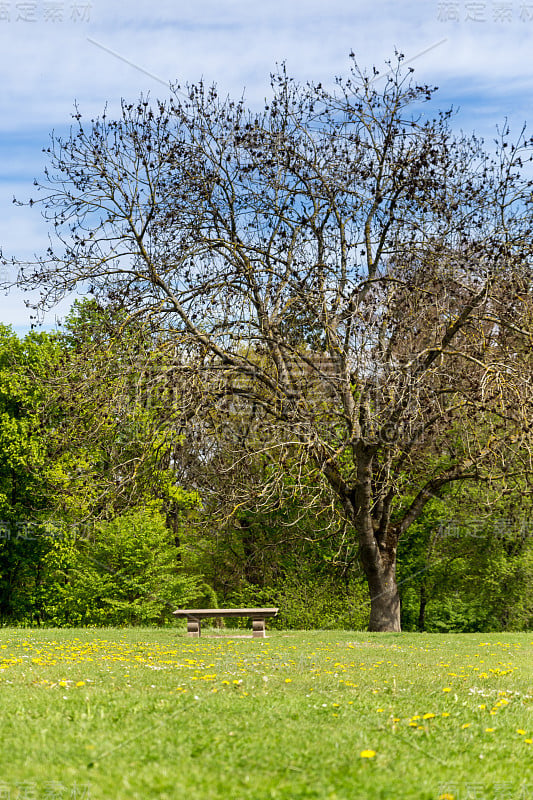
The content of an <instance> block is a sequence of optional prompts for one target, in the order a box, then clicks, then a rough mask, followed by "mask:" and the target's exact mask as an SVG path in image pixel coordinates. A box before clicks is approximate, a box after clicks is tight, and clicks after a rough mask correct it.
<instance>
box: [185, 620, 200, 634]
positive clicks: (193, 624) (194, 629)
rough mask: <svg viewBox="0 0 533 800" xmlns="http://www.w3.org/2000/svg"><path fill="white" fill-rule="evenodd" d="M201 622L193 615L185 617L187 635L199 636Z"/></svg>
mask: <svg viewBox="0 0 533 800" xmlns="http://www.w3.org/2000/svg"><path fill="white" fill-rule="evenodd" d="M200 631H201V622H200V620H199V619H195V618H194V617H187V636H196V637H198V636H200Z"/></svg>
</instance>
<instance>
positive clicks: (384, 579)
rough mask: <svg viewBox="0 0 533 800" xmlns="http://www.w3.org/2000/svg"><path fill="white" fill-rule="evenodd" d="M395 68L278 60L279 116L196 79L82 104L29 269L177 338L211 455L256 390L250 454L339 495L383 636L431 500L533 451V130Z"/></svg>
mask: <svg viewBox="0 0 533 800" xmlns="http://www.w3.org/2000/svg"><path fill="white" fill-rule="evenodd" d="M352 57H353V54H352ZM388 66H389V67H390V71H388V72H387V73H386V74H385V75H384V76H379V73H377V71H376V70H374V73H373V74H372V75H371V76H369V75H367V74H366V73H365V72H364V71H362V70H361V69H359V67H358V66H357V64H356V62H355V60H354V61H353V66H352V69H351V72H350V74H349V76H348V77H347V78H346V79H340V78H339V79H337V80H336V83H335V87H334V88H333V89H326V88H323V87H322V86H321V85H320V84H318V85H311V84H307V85H298V84H296V83H294V82H293V80H292V79H291V78H290V77H288V76H287V75H286V73H285V71H284V69H281V70H280V71H279V73H278V74H276V75H274V76H273V78H272V97H271V99H270V100H269V102H267V103H266V105H265V108H264V109H263V110H262V111H261V112H253V111H250V110H248V109H247V108H246V106H245V103H244V101H243V100H241V101H239V102H234V101H232V100H231V99H221V98H219V97H218V95H217V92H216V90H215V89H214V88H210V89H207V88H206V87H204V85H203V84H199V85H197V86H191V87H187V88H186V91H185V93H182V92H181V90H180V87H178V86H176V87H175V90H174V94H173V96H172V97H171V99H170V100H169V101H167V102H158V103H156V104H153V105H152V104H151V103H150V102H149V100H148V99H146V98H141V100H140V101H139V102H138V103H136V104H128V103H123V106H122V116H121V117H120V119H113V120H108V119H107V118H106V116H105V114H104V116H103V117H102V118H101V119H97V120H92V121H91V123H90V125H89V126H86V125H85V124H84V123H83V121H82V119H81V115H80V114H79V113H77V114H76V115H75V117H76V121H77V126H75V127H74V129H73V130H72V133H71V136H70V138H67V139H66V140H61V139H57V138H54V139H53V140H52V144H51V147H50V148H49V151H48V152H49V155H50V167H49V170H48V171H47V174H46V181H44V183H43V184H41V185H40V189H41V190H43V191H44V193H45V194H44V195H43V196H41V198H40V202H41V203H42V205H43V208H44V215H45V216H46V218H47V219H48V220H49V221H50V222H51V224H52V226H53V229H54V233H55V235H56V237H57V240H58V241H57V246H56V244H54V245H52V246H51V247H50V249H49V251H48V254H47V255H46V256H45V257H43V258H41V259H40V260H39V261H38V262H36V263H33V264H26V265H25V266H23V268H22V269H21V272H20V276H19V283H20V285H23V286H26V287H29V288H32V287H36V286H39V287H41V289H42V290H43V303H45V304H46V303H49V304H50V303H54V302H56V301H57V300H58V299H59V298H60V297H62V296H63V295H64V294H65V292H68V291H70V290H72V289H73V288H74V287H75V286H81V287H85V289H86V290H87V291H89V292H92V293H93V294H94V295H95V296H96V297H98V298H99V299H100V301H101V302H102V303H104V304H113V305H118V306H121V307H122V308H124V309H126V310H127V312H128V313H129V314H131V316H132V318H133V317H136V316H141V317H143V318H151V319H152V320H156V321H157V323H158V324H159V325H160V326H161V327H162V328H164V329H165V330H166V331H167V332H169V331H170V332H172V335H175V336H176V337H179V341H180V343H181V346H182V347H183V348H184V349H185V350H184V351H186V352H187V353H188V355H187V356H186V357H184V358H182V361H181V363H182V370H183V371H185V372H187V371H188V372H189V374H190V378H191V382H192V383H194V385H195V386H197V387H203V388H202V389H201V392H200V395H199V396H198V405H197V409H198V414H197V416H196V419H197V423H196V428H195V430H196V433H197V435H198V436H200V433H199V432H201V435H202V437H203V442H204V444H203V445H199V447H200V448H201V453H202V458H203V459H204V462H207V461H208V460H209V458H208V455H207V454H208V452H209V447H210V446H211V447H212V449H211V451H210V452H211V457H212V458H214V457H215V453H216V452H217V447H216V446H215V444H214V443H215V442H216V441H219V442H220V441H222V440H224V441H225V442H226V444H227V441H228V437H230V433H231V432H230V428H231V426H232V425H233V424H234V422H235V415H234V414H233V415H232V413H231V411H232V408H233V410H235V409H236V406H235V404H236V403H237V404H238V406H239V408H240V409H242V408H245V407H248V408H249V409H250V411H249V414H250V416H251V417H253V418H254V419H255V420H256V424H253V425H251V426H250V428H249V430H250V431H251V435H250V436H245V437H244V444H245V447H244V450H243V447H242V441H241V442H240V444H239V447H237V445H235V448H234V454H235V458H240V459H245V458H246V457H247V456H246V453H247V452H248V455H250V452H252V451H253V452H268V453H269V458H270V461H271V465H272V467H271V469H270V470H269V474H270V475H271V478H270V479H269V482H268V485H267V484H265V486H264V487H263V489H262V491H261V492H260V495H261V498H262V500H263V501H264V503H265V504H268V503H269V502H271V501H272V499H273V497H274V495H275V492H276V486H278V487H279V484H280V481H281V477H282V476H283V475H284V474H285V471H286V470H287V469H288V468H289V467H288V464H289V463H290V469H291V470H292V475H293V476H294V475H296V476H297V475H298V469H295V466H294V465H295V464H300V465H301V468H302V470H305V480H306V485H308V482H309V476H310V475H312V476H314V480H315V481H316V487H317V494H321V495H322V496H323V490H324V488H326V489H327V490H328V491H329V492H330V494H331V495H332V496H333V497H334V498H335V499H336V507H337V508H338V509H339V510H340V513H341V514H342V515H343V516H344V517H345V520H346V522H347V524H348V525H349V529H350V530H351V531H352V532H353V537H354V540H356V541H357V543H358V548H359V554H360V559H361V563H362V565H363V568H364V571H365V574H366V576H367V579H368V583H369V588H370V596H371V613H370V624H369V627H370V630H374V631H394V630H399V628H400V609H399V596H398V590H397V585H396V578H395V570H396V551H397V546H398V541H399V539H400V537H401V536H405V535H408V531H409V527H410V525H411V524H412V523H413V521H414V520H416V519H417V517H419V515H420V514H421V513H422V512H423V509H424V506H425V504H426V503H427V502H428V500H429V499H430V498H431V497H433V496H438V495H439V493H440V492H441V491H442V490H443V487H445V486H446V485H447V484H449V483H450V482H459V481H466V480H475V481H491V482H495V481H497V480H498V479H499V478H504V479H505V481H507V483H509V482H510V481H512V476H511V475H509V474H508V473H505V472H504V471H503V470H502V465H504V464H505V452H506V450H507V449H508V448H512V449H513V451H514V452H515V453H518V454H519V455H520V458H521V472H522V475H524V474H530V473H531V468H532V460H531V459H532V457H531V439H532V429H531V417H532V415H531V411H532V383H531V361H532V358H531V352H532V351H531V344H532V300H533V298H532V291H531V249H532V215H531V181H528V180H527V179H526V177H525V176H524V169H523V161H525V160H526V159H529V158H530V156H529V152H530V146H531V141H527V140H526V138H525V136H524V132H522V135H521V136H520V137H519V139H518V140H517V141H516V142H515V143H514V144H511V143H510V142H509V132H508V131H507V130H506V129H504V130H503V131H502V132H501V137H500V140H499V144H498V147H497V149H496V154H495V155H492V156H491V155H489V154H487V153H486V152H485V150H484V148H483V144H482V142H481V141H479V140H478V139H477V138H476V137H475V136H472V137H466V136H464V135H458V136H457V135H453V134H452V132H451V128H450V116H451V114H452V112H451V111H447V112H438V113H437V114H436V115H435V116H434V117H433V118H429V117H427V116H426V115H425V113H424V109H425V108H427V105H425V103H426V102H427V101H429V100H430V99H431V97H432V94H433V91H434V90H433V89H432V88H430V87H428V86H417V85H415V84H414V83H413V82H412V79H411V74H410V73H411V72H412V70H404V69H403V67H402V56H401V55H399V56H398V57H397V60H396V61H395V62H394V64H390V65H388ZM378 77H380V78H381V80H379V81H378V80H376V78H378ZM193 379H194V380H193ZM228 398H232V399H231V401H230V400H228ZM232 403H233V404H234V405H233V406H232V405H231V404H232ZM224 410H225V411H224ZM257 420H259V423H257ZM239 426H240V429H241V430H242V426H243V417H242V414H240V417H239ZM217 437H220V438H217ZM238 438H239V437H237V438H235V437H233V441H234V442H237V439H238ZM241 439H242V437H241ZM202 448H203V449H202ZM246 448H248V451H247V450H246ZM228 450H230V451H231V448H228V447H226V448H225V453H226V457H227V453H228ZM218 452H220V450H219V451H218ZM212 463H214V462H212ZM514 463H516V459H515V460H514ZM406 498H408V500H406ZM400 501H401V502H400ZM255 502H257V497H256V498H255Z"/></svg>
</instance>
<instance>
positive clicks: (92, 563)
mask: <svg viewBox="0 0 533 800" xmlns="http://www.w3.org/2000/svg"><path fill="white" fill-rule="evenodd" d="M43 567H44V569H45V570H46V571H47V573H48V575H49V577H50V578H52V579H53V580H50V581H49V582H48V583H47V586H46V589H45V590H43V591H41V594H40V598H39V599H40V608H41V621H42V622H45V623H46V624H53V625H140V624H147V623H156V624H163V623H165V622H170V621H173V619H174V618H173V617H172V611H173V610H175V609H176V608H177V607H178V606H180V605H181V606H183V605H186V604H188V603H189V602H190V601H191V600H192V599H193V598H194V597H196V596H197V595H198V593H199V591H200V580H199V579H198V578H197V577H195V576H191V575H186V574H185V573H184V570H183V568H182V566H181V565H180V562H179V553H178V551H177V548H176V545H175V543H174V542H173V540H172V535H171V533H170V531H169V530H168V528H167V527H166V525H165V521H164V519H163V517H162V516H161V514H160V513H159V512H157V511H154V510H151V509H135V510H132V511H130V512H128V513H125V514H123V515H122V516H120V517H117V518H115V519H113V520H110V521H108V522H99V523H96V524H95V525H94V526H93V527H92V528H91V529H90V530H89V531H88V532H85V534H84V535H83V536H82V537H80V536H79V534H77V533H75V534H74V535H71V536H67V537H66V538H65V539H63V540H61V541H57V542H56V543H55V544H54V546H53V547H52V548H51V550H50V552H49V553H48V554H47V555H46V557H45V559H44V562H43Z"/></svg>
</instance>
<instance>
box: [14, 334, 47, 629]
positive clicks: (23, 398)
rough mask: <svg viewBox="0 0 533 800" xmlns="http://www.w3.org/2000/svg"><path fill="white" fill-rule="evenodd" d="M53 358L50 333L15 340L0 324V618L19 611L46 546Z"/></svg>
mask: <svg viewBox="0 0 533 800" xmlns="http://www.w3.org/2000/svg"><path fill="white" fill-rule="evenodd" d="M57 360H58V347H57V343H56V341H55V340H54V337H51V336H48V335H47V334H44V333H35V332H34V333H31V334H29V335H28V336H26V337H25V338H24V339H19V338H18V337H17V336H16V334H14V333H13V332H12V330H11V329H10V328H8V327H6V326H4V325H2V326H0V618H2V619H5V618H13V617H15V618H16V617H17V616H18V615H20V614H24V613H25V612H26V611H27V610H28V608H30V607H31V604H32V602H33V593H32V587H34V586H35V584H36V582H38V581H39V579H40V564H41V559H42V557H43V554H44V553H46V551H47V547H48V544H47V542H46V540H44V539H43V538H42V536H41V530H42V525H43V523H44V521H45V519H46V516H47V511H48V509H49V507H50V502H51V496H52V493H53V486H52V482H51V479H50V474H49V463H48V445H47V437H46V433H45V431H44V430H43V426H42V415H41V409H42V405H43V403H44V398H45V394H46V392H45V388H44V381H45V376H47V375H48V374H49V373H50V371H51V370H53V369H54V367H55V365H56V364H57Z"/></svg>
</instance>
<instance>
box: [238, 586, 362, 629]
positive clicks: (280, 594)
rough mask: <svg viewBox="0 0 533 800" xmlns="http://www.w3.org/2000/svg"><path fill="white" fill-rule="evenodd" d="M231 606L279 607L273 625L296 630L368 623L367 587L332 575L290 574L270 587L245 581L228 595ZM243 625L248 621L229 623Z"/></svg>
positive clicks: (358, 626)
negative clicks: (336, 578)
mask: <svg viewBox="0 0 533 800" xmlns="http://www.w3.org/2000/svg"><path fill="white" fill-rule="evenodd" d="M224 603H225V604H226V605H227V606H228V607H230V608H231V607H234V608H247V607H255V608H257V607H269V606H275V607H277V608H279V613H278V616H277V617H275V618H273V619H271V620H269V623H268V624H269V626H270V627H272V628H278V629H285V630H287V629H295V630H313V629H322V630H361V629H364V628H366V626H367V624H368V615H369V605H368V601H367V598H366V591H365V589H364V587H363V586H362V585H361V584H359V583H357V582H355V581H353V582H350V583H349V584H348V585H347V584H345V583H343V582H339V581H338V580H335V579H334V578H333V577H331V576H323V577H321V576H317V575H315V576H307V577H306V578H305V579H304V578H302V577H301V576H298V575H294V574H288V575H286V576H284V578H283V579H282V580H279V581H277V582H276V583H275V584H274V585H272V586H269V587H259V586H254V585H252V584H249V583H243V584H242V585H241V587H240V588H239V589H238V590H237V591H234V592H232V593H231V594H230V595H228V596H227V598H226V599H225V601H224ZM227 624H228V625H231V624H235V625H236V626H237V625H243V624H245V623H244V622H240V623H236V622H233V621H232V622H230V621H228V622H227Z"/></svg>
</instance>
